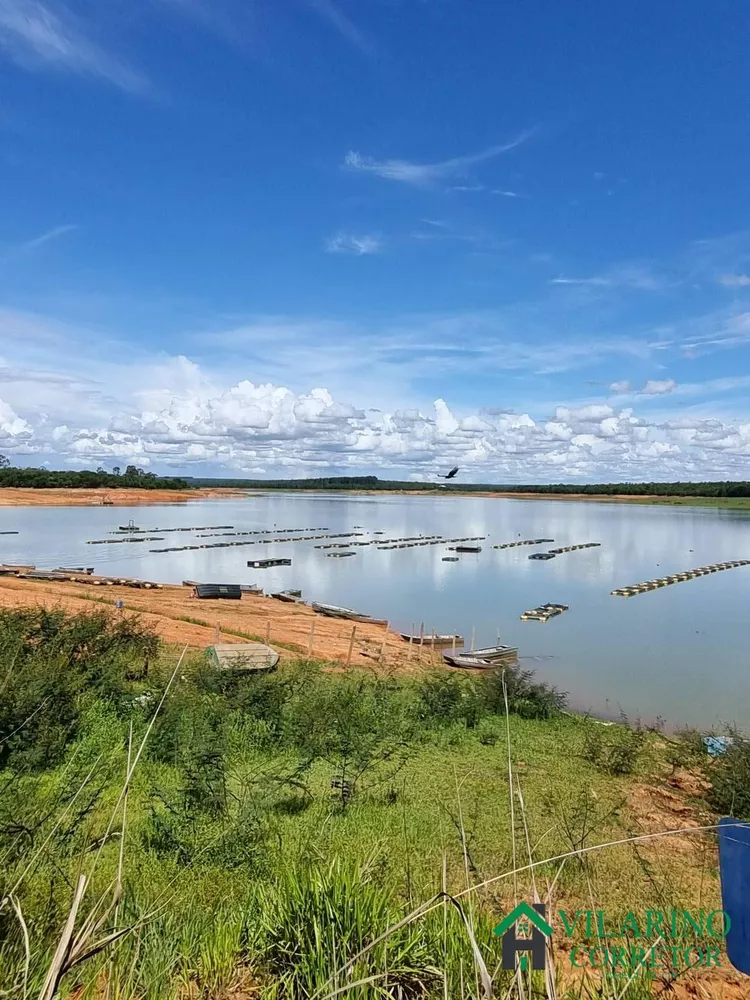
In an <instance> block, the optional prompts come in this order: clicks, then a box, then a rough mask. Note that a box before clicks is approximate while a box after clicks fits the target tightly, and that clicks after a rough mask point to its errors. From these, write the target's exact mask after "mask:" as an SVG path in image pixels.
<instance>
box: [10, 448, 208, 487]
mask: <svg viewBox="0 0 750 1000" xmlns="http://www.w3.org/2000/svg"><path fill="white" fill-rule="evenodd" d="M2 486H25V487H27V488H30V489H45V488H49V487H57V488H64V489H73V490H75V489H94V488H95V487H99V486H106V487H107V488H108V489H111V490H118V489H125V488H126V487H134V486H135V487H137V488H138V489H142V490H186V489H189V488H190V485H189V484H188V483H187V482H186V480H184V479H171V478H169V479H164V478H162V477H161V476H157V475H156V474H155V473H153V472H144V471H143V469H139V468H138V467H137V466H135V465H128V466H127V467H126V469H125V471H124V472H121V471H120V468H119V467H118V466H115V468H114V469H113V470H112V472H107V470H106V469H102V468H99V469H97V470H96V471H95V472H92V471H91V470H83V471H81V472H73V471H70V470H67V469H66V470H63V471H59V472H55V471H53V470H50V469H33V468H27V469H17V468H14V467H13V466H11V464H10V462H9V460H8V459H7V458H6V457H5V455H0V487H2Z"/></svg>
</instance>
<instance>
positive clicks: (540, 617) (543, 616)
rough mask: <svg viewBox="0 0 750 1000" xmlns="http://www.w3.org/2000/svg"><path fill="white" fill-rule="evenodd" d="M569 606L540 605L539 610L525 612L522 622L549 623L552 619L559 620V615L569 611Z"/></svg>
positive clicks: (533, 609)
mask: <svg viewBox="0 0 750 1000" xmlns="http://www.w3.org/2000/svg"><path fill="white" fill-rule="evenodd" d="M569 610H570V606H569V605H568V604H540V605H539V607H538V608H532V609H531V610H530V611H524V613H523V614H522V615H521V621H522V622H548V621H549V620H550V618H557V616H558V615H561V614H563V613H564V612H565V611H569Z"/></svg>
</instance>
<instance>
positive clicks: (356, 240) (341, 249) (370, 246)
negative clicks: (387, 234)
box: [325, 233, 383, 257]
mask: <svg viewBox="0 0 750 1000" xmlns="http://www.w3.org/2000/svg"><path fill="white" fill-rule="evenodd" d="M382 249H383V241H382V240H381V239H380V237H379V236H371V235H363V236H355V235H354V234H353V233H336V235H335V236H332V237H331V238H330V239H328V240H326V243H325V250H326V253H348V254H353V255H354V256H356V257H362V256H363V255H364V254H370V253H379V252H380V251H381V250H382Z"/></svg>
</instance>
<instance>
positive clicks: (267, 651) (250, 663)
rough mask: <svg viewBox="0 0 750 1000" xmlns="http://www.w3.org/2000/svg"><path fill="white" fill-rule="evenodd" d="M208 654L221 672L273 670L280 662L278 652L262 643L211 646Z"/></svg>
mask: <svg viewBox="0 0 750 1000" xmlns="http://www.w3.org/2000/svg"><path fill="white" fill-rule="evenodd" d="M207 653H208V658H209V661H210V663H211V664H212V665H213V666H215V667H218V668H219V669H220V670H273V668H274V667H275V666H276V664H277V663H278V662H279V654H278V653H277V652H276V650H275V649H272V648H271V647H270V646H266V644H265V643H262V642H244V643H239V642H237V643H231V644H227V645H216V646H209V647H208V650H207Z"/></svg>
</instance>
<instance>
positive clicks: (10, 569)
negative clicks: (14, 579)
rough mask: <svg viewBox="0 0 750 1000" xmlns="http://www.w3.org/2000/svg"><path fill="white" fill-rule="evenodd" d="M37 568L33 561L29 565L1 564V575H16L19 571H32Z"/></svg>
mask: <svg viewBox="0 0 750 1000" xmlns="http://www.w3.org/2000/svg"><path fill="white" fill-rule="evenodd" d="M35 569H36V566H34V565H33V563H32V564H30V565H28V566H17V565H8V566H6V565H0V576H16V575H17V574H18V573H30V572H31V571H32V570H35Z"/></svg>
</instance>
